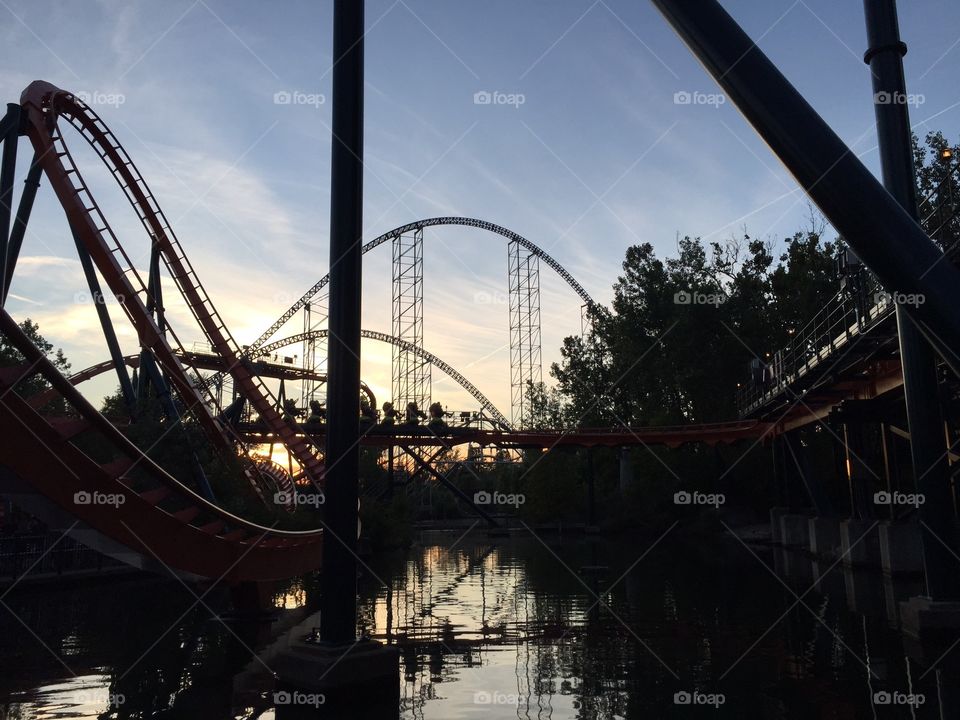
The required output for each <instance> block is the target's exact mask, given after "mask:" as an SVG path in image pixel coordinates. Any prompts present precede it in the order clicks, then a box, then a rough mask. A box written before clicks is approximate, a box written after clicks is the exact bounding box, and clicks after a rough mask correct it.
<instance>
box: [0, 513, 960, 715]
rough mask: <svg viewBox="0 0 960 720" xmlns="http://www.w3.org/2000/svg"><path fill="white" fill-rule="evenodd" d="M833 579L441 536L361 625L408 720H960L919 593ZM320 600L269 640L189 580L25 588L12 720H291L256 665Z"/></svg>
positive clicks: (702, 541)
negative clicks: (908, 647) (389, 646)
mask: <svg viewBox="0 0 960 720" xmlns="http://www.w3.org/2000/svg"><path fill="white" fill-rule="evenodd" d="M825 569H826V567H825V566H821V567H820V570H821V571H823V570H825ZM813 570H814V567H813V566H812V564H811V562H810V561H809V560H805V559H802V558H800V557H799V556H791V555H786V554H783V553H775V552H773V551H771V550H769V549H764V548H762V547H754V546H747V545H744V544H743V543H741V542H740V541H739V540H737V539H735V538H732V537H726V538H721V537H719V536H693V535H690V534H688V533H685V532H683V531H681V530H679V529H676V528H675V529H673V530H671V531H670V532H669V533H668V534H667V535H666V536H665V537H663V538H662V539H660V540H659V542H657V538H656V537H647V538H635V539H618V540H616V541H608V540H602V539H596V540H594V539H587V538H584V537H582V536H581V537H564V538H562V539H561V538H559V537H558V536H555V535H532V534H526V535H524V536H518V537H498V538H488V537H486V536H484V535H482V534H475V535H470V536H468V537H465V538H463V537H459V536H458V535H457V534H447V535H433V536H430V537H424V538H423V543H422V544H420V545H418V546H415V547H414V548H413V549H411V550H410V551H409V552H408V553H406V554H402V555H396V556H390V557H385V558H379V559H378V560H376V561H371V563H370V565H369V567H368V569H367V570H365V572H364V574H363V577H362V578H361V580H360V591H361V597H362V600H361V612H360V627H361V629H362V630H363V631H364V632H366V633H369V634H370V635H371V636H372V637H374V638H376V639H378V640H380V641H383V642H389V643H393V644H396V645H398V646H399V647H400V649H401V667H400V678H398V682H399V683H400V692H401V713H400V716H401V717H402V718H405V719H413V718H436V719H438V720H440V719H442V720H456V719H458V718H484V719H486V718H558V719H559V718H631V719H632V718H674V717H676V718H685V717H691V716H695V717H711V718H783V719H787V718H790V719H792V718H844V719H850V720H854V719H859V718H898V717H911V718H956V717H960V715H958V714H956V707H957V706H956V704H955V703H956V695H957V685H956V680H955V679H953V680H948V679H945V677H941V676H940V673H938V671H937V670H928V669H927V668H926V667H922V666H920V665H918V664H917V663H915V662H913V661H910V660H908V659H907V658H906V654H905V652H904V648H903V641H902V637H901V635H900V634H899V633H898V632H897V631H896V630H895V629H893V628H891V627H890V625H891V623H890V620H889V617H890V616H891V614H890V611H889V608H890V607H891V606H892V604H893V603H895V601H896V599H898V598H900V597H906V596H909V595H911V594H916V591H917V589H918V588H916V587H915V586H913V585H911V584H909V583H907V584H899V583H898V584H897V585H896V586H894V585H891V584H890V583H889V582H888V583H887V586H886V587H885V586H884V580H883V578H882V576H876V575H871V574H865V573H857V574H851V573H849V572H848V573H847V575H846V577H845V575H844V573H843V570H842V568H840V567H837V568H835V569H834V570H833V571H832V572H831V573H830V574H829V575H827V576H826V580H825V581H824V582H823V583H822V584H821V585H820V586H818V587H815V588H813V589H810V588H811V585H812V583H813V576H812V575H811V573H812V571H813ZM317 589H318V584H317V580H316V578H313V577H308V578H303V579H300V580H297V581H293V582H291V583H289V584H287V585H286V586H285V587H284V588H283V589H282V591H281V592H280V593H279V595H278V597H277V604H278V606H282V607H284V608H287V609H285V610H283V611H282V612H281V614H280V616H279V618H278V619H277V620H276V621H275V622H274V623H273V625H268V626H264V625H259V626H258V625H257V624H250V623H245V622H237V621H233V620H230V619H229V618H219V617H217V616H216V615H215V614H214V612H215V611H216V610H218V609H220V608H223V607H225V602H226V598H225V597H224V595H223V593H222V592H221V590H220V589H214V590H213V591H212V592H210V594H209V595H206V596H204V595H203V594H202V591H198V592H200V596H201V597H202V598H203V600H202V602H200V603H197V596H195V595H194V594H192V593H191V591H190V590H189V589H188V588H186V587H185V586H183V585H182V584H180V583H179V582H178V581H177V580H174V579H162V578H147V577H145V576H136V577H130V578H127V579H124V580H111V581H99V582H97V583H87V584H76V585H70V586H60V587H56V588H54V587H52V586H34V587H29V586H23V585H21V586H19V587H17V588H15V589H14V591H13V592H11V593H9V594H8V595H5V596H3V597H2V603H3V604H4V605H6V606H7V608H6V609H5V608H4V607H0V670H2V672H0V720H12V719H14V718H16V719H18V720H33V719H40V718H89V719H94V718H128V717H129V718H147V717H156V718H180V717H190V718H193V717H196V718H211V719H217V718H238V719H239V718H248V719H252V718H264V719H267V718H273V717H274V716H275V712H276V710H275V703H274V694H273V691H274V686H273V677H272V675H271V672H270V668H269V665H270V655H269V653H264V654H263V659H262V660H257V659H256V658H255V657H254V655H253V654H252V652H251V650H252V649H256V650H258V651H259V650H261V649H262V648H264V647H267V646H269V645H270V643H271V642H272V641H274V640H275V639H276V637H278V636H279V635H280V634H282V632H283V631H284V630H286V629H288V628H289V627H290V626H291V625H292V624H294V623H295V622H299V621H303V620H304V619H305V617H306V616H308V614H309V613H310V612H311V611H312V609H313V606H314V605H315V604H316V599H317ZM808 590H809V592H806V591H808ZM821 591H822V592H821ZM805 592H806V594H804V593H805ZM888 595H889V596H888ZM798 596H799V597H800V598H801V600H800V601H799V602H798V600H797V597H798ZM307 624H308V625H309V621H307ZM957 654H960V650H957ZM950 662H952V658H951V655H950V654H949V653H948V655H947V657H945V658H944V660H942V661H941V663H940V664H939V665H938V666H937V667H938V668H944V667H947V666H948V665H949V663H950ZM877 693H889V696H885V695H876V694H877ZM888 697H889V699H890V702H889V704H887V703H885V702H884V700H885V699H887V698H888ZM688 699H689V700H690V701H691V702H690V703H689V704H685V703H684V701H685V700H688ZM874 699H876V700H877V701H878V702H874ZM921 700H922V704H921ZM951 703H954V704H953V705H951ZM358 717H361V716H360V715H358Z"/></svg>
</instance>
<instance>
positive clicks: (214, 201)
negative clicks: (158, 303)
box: [0, 0, 960, 409]
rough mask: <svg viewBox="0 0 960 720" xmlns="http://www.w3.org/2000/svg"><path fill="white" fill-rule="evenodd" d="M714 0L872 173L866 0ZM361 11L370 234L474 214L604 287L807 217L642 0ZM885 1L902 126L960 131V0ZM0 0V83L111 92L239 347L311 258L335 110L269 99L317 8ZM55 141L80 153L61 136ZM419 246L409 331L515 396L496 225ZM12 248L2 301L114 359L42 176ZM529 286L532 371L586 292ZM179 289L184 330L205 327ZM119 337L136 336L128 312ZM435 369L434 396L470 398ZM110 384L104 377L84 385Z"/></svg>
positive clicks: (109, 109) (126, 217)
mask: <svg viewBox="0 0 960 720" xmlns="http://www.w3.org/2000/svg"><path fill="white" fill-rule="evenodd" d="M725 5H726V6H727V7H728V9H729V10H730V11H731V13H732V14H733V15H734V16H735V17H736V18H737V19H739V20H740V21H741V22H742V23H743V24H744V26H745V28H746V30H747V31H748V32H749V33H751V34H752V35H753V36H754V37H755V38H758V40H759V44H760V47H761V48H762V49H764V50H765V51H766V52H768V53H769V54H770V55H771V57H772V58H773V60H774V61H775V62H776V63H777V64H778V65H780V66H781V68H782V69H783V70H784V72H785V73H786V74H787V76H788V77H789V78H790V79H791V80H792V81H793V82H794V83H795V84H796V85H797V86H798V88H799V89H800V90H801V91H802V92H803V93H805V94H806V95H807V96H808V97H809V99H810V100H811V102H812V104H813V105H814V106H815V107H816V108H817V109H818V110H819V111H820V112H821V113H823V115H824V116H825V118H826V119H827V120H828V121H829V122H830V123H831V125H832V126H833V127H834V128H835V129H836V130H837V131H838V133H839V134H840V135H841V137H843V138H844V139H845V140H846V141H847V142H848V143H849V144H851V145H852V147H853V148H854V150H855V151H856V152H857V153H858V154H861V155H862V157H863V159H864V160H865V162H867V163H868V165H869V166H870V167H871V168H873V169H874V170H876V168H877V154H876V151H875V148H874V145H875V132H874V130H873V117H872V107H871V103H870V84H869V75H868V72H867V69H866V67H865V66H864V64H863V62H862V59H861V57H862V53H863V50H864V49H865V32H864V29H863V21H862V9H861V6H860V4H858V3H837V2H834V0H806V1H805V2H788V1H787V0H782V1H781V0H778V1H777V2H770V3H757V2H754V1H753V0H728V2H726V3H725ZM367 7H368V10H367V14H368V23H367V24H368V28H369V32H368V35H367V48H368V64H367V103H368V105H367V138H366V159H367V172H366V181H365V185H366V215H365V224H366V231H365V236H366V237H367V239H369V238H371V237H373V236H375V235H378V234H380V233H382V232H384V231H386V230H388V229H390V228H392V227H396V226H398V225H401V224H403V223H406V222H409V221H411V220H414V219H417V218H421V217H428V216H434V215H441V214H458V215H459V214H462V215H470V216H476V217H481V218H484V219H489V220H491V221H494V222H497V223H499V224H501V225H504V226H506V227H509V228H511V229H514V230H516V231H517V232H519V233H520V234H522V235H524V236H526V237H528V238H529V239H530V240H532V241H534V242H536V243H538V244H540V245H541V246H543V247H544V248H546V249H547V250H548V251H549V252H550V254H551V255H553V256H554V257H556V258H557V259H558V260H559V261H560V262H561V263H562V264H564V265H565V266H566V267H567V268H568V269H569V270H570V271H571V272H572V273H573V274H574V276H575V277H576V278H577V279H578V280H579V281H580V282H581V283H582V284H583V285H584V287H586V288H587V290H588V291H589V292H590V293H591V294H592V295H593V296H594V297H595V298H597V299H598V300H601V301H607V300H609V298H610V294H611V292H610V287H611V284H612V283H613V281H614V279H615V277H616V275H617V273H618V271H619V268H620V262H621V259H622V257H623V253H624V250H625V248H626V247H627V246H628V245H630V244H634V243H637V242H641V241H649V242H652V243H653V244H654V246H655V247H656V248H657V249H658V251H659V252H660V253H661V254H665V253H669V252H671V251H672V250H673V248H674V246H675V243H674V240H675V234H676V233H680V234H681V235H682V234H692V235H696V234H701V235H703V236H705V237H706V238H707V239H709V240H721V239H723V238H726V237H728V236H729V235H730V234H731V233H735V232H740V230H741V229H742V227H743V226H744V225H746V226H747V229H748V230H749V232H750V233H751V235H753V236H755V237H757V236H760V237H772V238H775V239H779V238H783V237H784V236H785V235H788V234H791V233H792V232H793V231H794V230H796V229H797V228H798V227H799V226H801V225H802V224H803V218H804V215H805V214H806V209H805V207H804V202H803V198H802V196H801V194H800V193H799V192H798V191H797V187H796V185H795V184H794V182H793V181H792V179H790V178H789V177H788V176H787V175H786V173H785V172H784V171H783V170H782V169H781V168H780V167H779V165H778V164H777V163H776V161H775V160H773V159H772V158H771V155H770V153H769V151H768V150H767V149H766V148H765V147H764V146H763V144H762V143H761V142H760V141H759V140H758V139H757V138H756V136H755V135H754V133H753V132H752V130H750V129H749V128H748V127H747V126H746V125H745V123H744V121H743V120H742V119H741V117H740V116H739V115H738V114H737V112H736V111H735V110H734V109H733V108H732V107H731V106H730V105H729V103H728V104H726V105H723V106H721V107H719V108H714V107H710V106H685V105H676V104H675V103H674V95H675V93H677V92H678V91H687V92H695V91H701V92H712V91H713V90H714V86H713V83H712V81H711V80H709V79H708V78H707V77H706V76H705V75H704V72H703V71H702V69H701V68H700V67H699V66H698V64H697V63H696V61H695V60H694V59H693V58H692V57H691V55H690V54H689V52H688V51H687V50H686V49H685V48H684V47H682V45H681V43H680V42H679V41H678V40H677V39H676V37H675V36H674V35H673V33H672V31H671V30H670V29H669V28H668V27H667V25H666V23H665V22H664V21H663V19H662V18H660V17H659V16H658V15H657V13H656V12H655V11H654V10H653V8H652V5H651V4H650V3H645V2H644V3H630V2H625V1H624V0H615V1H614V0H601V1H599V2H595V3H592V4H591V3H589V2H586V0H557V1H555V2H550V3H542V2H531V3H515V2H507V1H506V0H496V1H493V2H487V3H474V4H470V3H457V4H451V3H431V2H427V1H426V0H399V2H392V0H369V1H368V3H367ZM900 11H901V15H902V21H901V24H902V30H903V34H904V37H905V39H906V41H907V42H908V44H909V45H910V48H911V50H910V54H909V55H908V56H907V58H906V66H907V76H908V80H909V83H910V90H911V92H913V93H915V94H919V95H923V99H924V102H923V103H922V104H920V105H918V106H915V107H913V108H911V110H912V118H913V121H914V122H915V123H917V129H918V131H919V132H920V133H921V134H922V133H924V132H925V131H926V130H927V129H930V128H933V129H936V128H942V129H944V130H946V131H947V132H948V134H950V135H951V136H952V137H954V138H956V136H957V126H958V120H960V111H958V109H957V101H958V99H960V98H958V97H957V94H958V92H960V91H958V90H957V87H956V83H955V72H954V71H955V67H956V59H957V53H960V49H958V46H957V42H956V35H957V26H958V24H960V22H958V21H960V6H958V5H957V4H956V3H945V2H939V1H936V0H916V1H915V2H912V3H909V4H906V3H903V4H901V7H900ZM0 14H2V15H3V16H4V17H5V18H6V20H7V21H6V22H4V23H3V25H2V26H3V31H2V32H3V41H4V44H5V47H7V49H8V56H9V58H10V61H9V62H8V63H6V64H5V67H4V70H3V72H2V73H0V89H2V94H3V96H4V97H5V98H6V99H7V100H8V101H9V100H15V99H16V98H17V97H18V96H19V92H20V90H21V89H22V88H23V87H24V86H26V84H27V83H28V82H30V81H31V80H34V79H36V78H44V79H48V80H50V81H52V82H54V83H56V84H59V85H61V86H62V87H65V88H69V89H73V90H75V91H83V92H87V93H122V94H123V96H124V102H123V104H122V105H119V106H115V105H104V106H99V107H98V108H97V109H98V110H99V111H100V113H101V114H102V115H103V117H104V118H105V120H106V122H107V123H108V125H109V126H110V127H111V128H113V129H114V131H115V132H116V133H117V135H118V137H119V138H120V139H121V141H122V142H123V143H124V145H125V146H126V147H127V149H128V151H129V152H130V154H131V155H132V157H133V158H134V159H135V160H136V161H137V163H138V165H139V166H140V168H141V170H142V172H143V174H144V176H145V177H146V178H147V180H148V182H149V183H150V185H151V187H152V188H153V190H154V193H155V195H156V196H157V198H158V199H159V201H160V203H161V205H162V207H164V208H165V210H166V212H167V215H168V218H169V220H170V222H171V223H172V225H173V227H174V228H175V230H176V231H177V233H178V235H179V237H180V239H181V240H182V241H183V243H184V245H185V247H186V248H187V251H188V253H189V255H190V257H191V259H192V261H193V263H194V264H195V266H196V267H197V269H198V271H199V275H200V277H201V278H202V279H203V281H204V283H205V285H206V287H207V289H208V291H209V293H210V295H211V297H212V298H213V299H214V301H215V302H216V303H217V305H218V307H219V309H220V310H221V312H222V314H223V316H224V318H225V320H226V321H227V323H228V325H229V327H230V328H231V329H232V331H233V333H234V335H235V336H236V337H237V339H238V340H239V341H240V342H241V343H244V342H249V341H250V340H252V339H253V338H254V337H256V336H257V335H259V333H260V331H261V330H262V329H264V328H265V327H267V326H268V325H269V324H270V323H271V322H272V321H273V320H274V319H275V318H276V317H277V316H278V315H279V314H280V313H281V312H282V311H283V310H284V309H285V308H286V307H287V306H288V305H289V303H290V302H291V301H292V300H293V299H295V298H296V297H298V296H299V295H300V294H301V292H302V291H303V290H305V289H306V288H308V287H310V286H311V285H312V284H313V283H314V282H315V281H316V280H317V279H318V278H319V277H321V276H322V275H324V274H325V273H326V271H327V269H328V259H327V232H328V230H327V228H328V224H329V220H328V204H329V154H330V147H329V143H330V138H329V130H328V126H329V121H330V104H329V102H327V103H325V104H322V105H319V106H312V105H293V104H290V105H277V104H274V102H273V96H274V94H275V93H277V92H278V91H283V90H287V91H295V90H298V91H300V92H303V93H307V94H317V93H322V94H325V95H329V92H330V74H329V72H328V68H329V67H330V61H331V59H330V17H331V3H330V2H329V0H325V1H324V2H321V3H304V2H295V1H294V0H288V2H284V3H269V4H262V3H253V2H250V0H240V1H238V2H226V0H201V1H199V2H192V0H176V1H174V2H166V3H119V2H115V1H112V0H100V2H96V3H92V2H87V3H53V2H36V1H35V0H9V2H8V3H5V4H4V8H3V9H2V10H0ZM812 49H814V50H815V51H813V52H812V51H811V50H812ZM481 90H487V91H501V92H508V93H509V92H513V93H523V94H524V96H525V103H524V104H523V105H522V106H521V107H519V108H514V107H508V106H489V105H479V106H478V105H475V104H474V103H473V95H474V93H475V92H478V91H481ZM71 147H72V148H74V149H76V150H77V152H78V153H79V155H81V156H84V153H83V152H80V145H79V144H78V142H76V141H73V142H72V145H71ZM22 157H23V158H24V161H25V159H26V153H24V154H23V156H22ZM91 160H92V158H91V157H90V154H89V152H87V153H86V155H85V156H84V157H81V158H80V164H81V167H82V169H83V171H84V173H85V175H87V176H88V178H87V179H88V180H89V182H90V185H91V187H92V188H93V189H94V191H95V192H96V193H97V197H98V200H99V201H100V202H101V203H102V205H103V207H104V209H105V211H106V213H107V216H108V217H109V219H110V220H111V222H112V223H113V224H114V226H115V229H116V230H117V231H118V234H119V235H120V236H121V237H122V238H123V240H124V242H125V244H126V246H127V247H128V249H130V250H131V255H132V256H133V257H134V260H135V262H136V263H137V264H138V266H141V267H142V266H143V265H144V264H145V261H146V253H145V243H144V238H143V235H142V233H141V232H140V231H139V228H138V224H137V221H136V218H135V217H134V216H133V214H132V213H131V212H130V211H129V210H128V209H125V208H124V207H123V206H122V204H121V202H120V200H121V197H120V195H119V194H118V192H117V191H116V190H115V189H113V190H111V191H110V192H107V191H106V190H105V187H106V186H105V182H104V181H105V179H106V178H105V175H104V172H103V171H102V170H99V169H94V166H93V164H92V162H91ZM23 164H24V163H21V165H23ZM18 185H19V183H18ZM426 242H427V244H428V246H429V249H428V250H427V253H426V261H425V264H426V268H425V271H426V300H425V303H426V304H425V313H426V328H425V333H426V339H425V346H426V348H427V349H428V350H430V351H432V352H434V353H436V354H437V355H438V356H440V357H441V358H443V359H444V360H446V361H447V362H449V363H451V364H452V365H453V366H454V367H457V368H458V369H459V370H461V371H462V372H464V373H465V374H466V375H467V376H468V377H469V378H470V379H471V380H472V381H473V382H474V383H475V384H476V385H477V386H478V387H479V388H480V389H481V390H482V391H484V392H485V393H486V394H487V395H488V396H489V397H490V398H491V399H492V400H493V401H494V402H495V403H496V404H497V405H498V406H499V407H500V408H501V409H505V408H508V406H509V387H508V367H509V355H508V350H507V347H506V346H507V343H508V337H507V327H508V319H507V308H506V306H505V305H504V303H503V302H502V299H503V294H504V292H505V291H506V283H505V274H506V257H505V255H506V252H505V247H504V242H503V241H502V239H500V238H499V237H492V236H488V235H484V234H481V233H478V232H476V231H470V230H466V229H457V228H451V229H437V230H433V231H428V232H427V238H426ZM23 254H24V258H23V260H22V261H21V267H20V269H19V271H18V275H17V279H16V280H15V283H14V286H13V293H14V296H13V298H12V299H11V301H10V303H9V307H10V309H11V311H12V312H13V314H14V315H15V316H16V317H18V318H22V317H25V316H27V315H29V316H32V317H33V318H35V319H37V320H39V321H40V323H41V325H42V328H43V331H44V333H45V334H46V335H47V336H49V338H50V339H51V340H52V341H54V343H55V344H57V345H62V346H64V348H65V349H66V350H67V352H68V354H69V355H70V357H71V358H72V360H73V363H74V366H75V367H76V368H81V367H85V366H87V365H90V364H92V363H94V362H96V361H99V360H101V359H103V358H105V357H106V350H105V348H104V347H103V343H102V340H101V339H100V336H99V332H98V331H97V330H96V319H95V315H94V312H93V310H92V308H91V307H89V304H86V305H83V304H78V303H77V302H75V298H77V297H78V295H82V294H83V293H84V283H83V281H82V276H81V273H80V269H79V266H78V264H77V262H76V260H75V259H73V258H74V257H75V255H74V253H73V251H72V249H71V241H70V237H69V233H68V232H67V227H66V224H65V222H64V220H63V217H62V213H61V212H60V211H59V209H58V208H57V207H56V206H55V203H54V202H53V200H52V197H51V193H50V191H49V188H48V187H44V188H43V190H42V192H41V196H40V198H39V200H38V202H37V205H36V208H35V211H34V217H33V220H32V221H31V231H30V233H29V235H28V237H27V241H26V244H25V247H24V251H23ZM389 273H390V257H389V250H388V249H386V248H381V249H380V250H379V251H376V252H375V253H374V254H372V255H370V256H368V258H367V263H366V276H365V288H364V299H365V310H364V319H363V324H364V326H365V327H366V328H369V329H372V330H380V331H389V329H390V282H389V278H390V274H389ZM542 291H543V346H544V361H545V363H546V364H547V365H548V364H549V363H550V362H551V361H554V360H556V359H557V358H558V347H559V345H560V342H561V339H562V338H563V336H565V335H569V334H572V333H575V332H576V331H577V330H578V329H579V300H578V299H577V298H576V296H575V295H574V294H573V293H572V292H571V291H570V290H569V289H568V288H567V287H565V286H564V285H563V283H562V282H561V281H560V280H559V278H557V277H555V276H554V275H553V274H552V273H550V272H549V271H544V273H543V287H542ZM170 295H171V294H170V293H168V300H169V304H170V306H171V314H172V319H173V320H174V321H175V322H176V325H177V326H178V327H180V328H182V335H183V338H184V340H186V341H188V342H190V341H193V340H196V339H199V338H198V333H197V332H196V330H195V329H194V328H192V327H190V326H189V325H188V324H187V323H186V317H185V312H184V309H183V308H182V307H176V306H177V303H176V302H174V300H173V298H172V297H170ZM116 310H117V308H116V307H115V306H113V307H111V312H113V314H114V315H116ZM299 323H300V320H299V318H296V319H294V320H292V321H291V322H290V323H289V326H288V327H287V328H285V330H284V332H285V334H293V333H295V332H298V331H300V329H301V328H300V327H299ZM120 339H121V342H122V343H123V346H124V348H125V350H127V351H131V350H132V349H133V348H134V346H135V338H134V337H133V336H132V334H131V332H130V331H129V329H127V328H126V326H125V323H120ZM389 357H390V350H389V348H385V347H378V346H376V345H375V344H373V343H365V345H364V377H365V378H366V379H367V381H368V382H369V383H370V384H371V385H372V386H373V388H374V390H375V391H376V393H377V396H378V397H380V398H386V397H387V395H388V392H387V387H388V386H389V371H388V365H389ZM436 376H437V379H436V381H435V383H434V390H435V394H436V396H437V397H438V398H439V399H441V400H443V401H444V402H445V403H447V404H448V405H450V406H452V407H454V408H458V407H465V408H466V407H473V406H474V405H475V404H474V402H473V401H472V400H471V399H469V398H468V396H467V395H466V394H465V393H464V392H463V391H461V390H459V389H457V388H456V387H455V386H454V385H453V384H452V383H451V382H449V381H446V380H444V379H441V378H440V376H439V373H437V374H436ZM112 386H113V381H112V380H110V379H109V378H105V379H103V380H100V381H98V382H96V383H94V384H92V385H91V393H92V394H94V395H98V394H102V393H104V392H106V391H109V390H110V389H111V388H112Z"/></svg>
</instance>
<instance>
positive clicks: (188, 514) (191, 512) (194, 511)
mask: <svg viewBox="0 0 960 720" xmlns="http://www.w3.org/2000/svg"><path fill="white" fill-rule="evenodd" d="M171 514H172V515H173V516H174V517H175V518H176V519H177V520H179V521H180V522H182V523H189V522H190V521H191V520H193V519H194V518H195V517H197V515H199V514H200V508H198V507H197V506H196V505H191V506H190V507H188V508H184V509H183V510H180V511H179V512H175V513H171Z"/></svg>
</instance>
